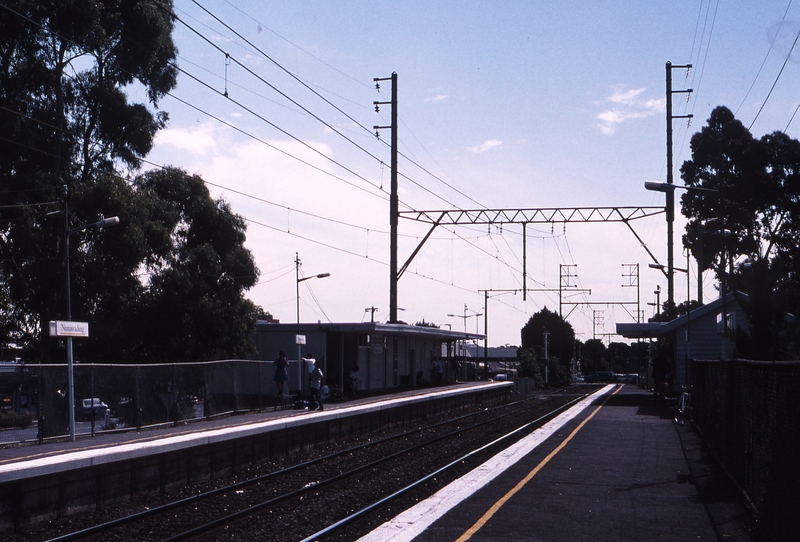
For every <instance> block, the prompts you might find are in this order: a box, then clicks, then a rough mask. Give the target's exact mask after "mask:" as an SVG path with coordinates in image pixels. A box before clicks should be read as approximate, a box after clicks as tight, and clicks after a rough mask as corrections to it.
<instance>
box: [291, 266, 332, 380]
mask: <svg viewBox="0 0 800 542" xmlns="http://www.w3.org/2000/svg"><path fill="white" fill-rule="evenodd" d="M294 263H295V279H296V282H297V337H296V338H295V340H296V342H297V378H298V389H299V390H300V391H301V392H302V390H303V370H302V369H303V368H302V365H301V363H300V356H301V352H300V346H301V344H302V343H301V342H300V340H301V339H300V283H301V282H304V281H306V280H311V279H324V278H325V277H330V276H331V274H330V273H320V274H319V275H311V276H310V277H302V278H301V277H300V265H301V264H300V256H299V255H298V254H297V252H295V253H294ZM303 339H305V337H303Z"/></svg>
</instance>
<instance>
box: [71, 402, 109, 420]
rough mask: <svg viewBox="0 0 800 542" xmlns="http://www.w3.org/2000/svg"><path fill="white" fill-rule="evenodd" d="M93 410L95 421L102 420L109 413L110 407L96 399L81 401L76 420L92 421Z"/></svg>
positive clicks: (76, 411)
mask: <svg viewBox="0 0 800 542" xmlns="http://www.w3.org/2000/svg"><path fill="white" fill-rule="evenodd" d="M92 410H94V419H95V420H102V419H103V418H105V416H106V412H107V411H108V405H107V404H105V403H104V402H103V401H101V400H100V399H98V398H97V397H94V398H93V399H81V402H80V403H79V404H78V407H77V408H76V409H75V419H76V420H91V419H92Z"/></svg>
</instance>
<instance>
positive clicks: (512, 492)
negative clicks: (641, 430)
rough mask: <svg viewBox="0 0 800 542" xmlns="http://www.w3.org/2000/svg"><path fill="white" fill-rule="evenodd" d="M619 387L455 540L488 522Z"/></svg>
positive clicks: (460, 540)
mask: <svg viewBox="0 0 800 542" xmlns="http://www.w3.org/2000/svg"><path fill="white" fill-rule="evenodd" d="M621 389H622V387H621V386H620V387H618V388H617V389H616V390H614V393H612V394H611V395H607V396H606V398H605V399H603V402H602V403H600V405H599V406H598V407H597V408H596V409H594V411H593V412H592V413H591V414H589V416H587V417H586V419H585V420H583V421H582V422H581V423H580V424H579V425H578V427H576V428H575V430H574V431H572V433H570V435H569V436H568V437H567V438H566V439H564V441H563V442H562V443H561V444H559V445H558V447H557V448H556V449H555V450H553V451H552V452H550V453H549V454H548V455H547V457H545V458H544V459H543V460H542V462H541V463H539V464H538V465H536V467H534V469H533V470H532V471H531V472H529V473H528V475H527V476H526V477H525V478H523V479H522V480H521V481H520V482H519V483H518V484H517V485H516V486H514V487H513V488H512V489H511V490H510V491H509V492H508V493H506V494H505V495H503V496H502V497H501V498H500V500H498V501H497V502H496V503H494V505H493V506H492V507H491V508H489V510H488V511H487V512H486V513H485V514H484V515H483V516H482V517H481V518H480V519H479V520H478V521H476V522H475V524H474V525H473V526H472V527H470V528H469V529H467V531H466V532H465V533H464V534H463V535H461V536H460V537H459V538H458V540H456V542H466V541H467V540H469V539H470V538H472V537H473V535H474V534H475V533H477V532H478V531H479V530H480V529H481V528H482V527H483V526H484V525H486V522H488V521H489V520H490V519H491V518H492V516H494V515H495V514H496V513H497V511H498V510H500V507H502V506H503V505H504V504H505V503H506V502H508V500H509V499H510V498H511V497H513V496H514V495H515V494H516V493H517V492H518V491H519V490H520V489H522V488H523V487H524V486H525V484H527V483H528V482H530V481H531V479H532V478H533V477H534V476H536V474H537V473H538V472H539V471H540V470H542V468H544V466H545V465H547V463H548V462H549V461H550V460H551V459H553V457H555V455H556V454H557V453H558V452H560V451H561V450H562V449H563V448H564V446H566V445H567V443H568V442H569V441H570V440H572V437H574V436H575V435H577V434H578V431H580V430H581V429H582V428H583V426H584V425H586V422H588V421H589V420H591V419H592V418H593V417H594V415H595V414H597V412H598V411H599V410H600V409H601V408H603V406H604V405H605V404H606V401H608V400H609V399H610V398H611V396H612V395H615V394H616V393H617V392H618V391H619V390H621Z"/></svg>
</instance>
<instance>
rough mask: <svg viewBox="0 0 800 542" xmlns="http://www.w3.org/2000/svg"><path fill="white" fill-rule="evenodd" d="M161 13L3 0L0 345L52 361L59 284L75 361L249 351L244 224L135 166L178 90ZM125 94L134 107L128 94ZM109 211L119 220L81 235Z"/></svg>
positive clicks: (249, 269)
mask: <svg viewBox="0 0 800 542" xmlns="http://www.w3.org/2000/svg"><path fill="white" fill-rule="evenodd" d="M170 9H171V2H169V1H158V2H156V1H153V0H104V1H101V2H97V1H93V0H92V1H90V0H68V1H67V0H58V1H56V0H53V1H45V2H42V1H30V0H16V1H14V0H9V1H7V2H4V3H3V4H2V5H0V13H2V16H1V17H0V133H2V138H1V139H0V206H1V207H0V209H1V210H2V215H0V217H2V219H1V220H0V342H2V343H3V344H2V345H4V346H7V345H10V344H11V345H15V346H20V347H26V348H28V351H29V352H32V353H31V354H29V357H32V358H34V359H37V358H38V359H41V360H43V361H47V360H63V359H64V354H63V351H61V349H62V348H63V345H62V344H60V342H59V341H56V340H55V339H50V338H49V337H47V331H48V322H49V321H51V320H65V319H67V314H68V311H67V299H68V298H67V291H69V292H70V294H71V295H70V299H71V309H72V310H71V313H72V319H74V320H78V321H88V322H90V326H91V327H90V329H91V332H90V335H91V336H90V338H89V339H88V340H81V341H76V359H80V360H83V361H142V360H147V359H151V360H183V359H212V358H218V357H223V356H235V355H244V354H246V353H248V352H249V351H250V350H251V348H252V339H251V335H252V331H253V326H254V325H255V317H256V316H257V315H258V314H259V309H258V308H257V307H255V306H254V305H253V304H252V303H250V302H248V301H246V300H244V298H243V293H244V291H245V290H246V289H248V288H249V287H251V286H252V285H254V284H255V281H256V278H257V276H258V270H257V269H256V267H255V264H254V261H253V258H252V256H251V254H250V253H249V251H247V250H246V249H245V248H244V246H243V243H244V239H245V236H244V233H245V224H244V221H243V220H242V218H241V217H239V216H236V215H235V214H233V213H232V212H231V210H230V209H229V207H228V206H227V204H225V203H224V202H222V201H215V200H213V199H212V198H211V197H210V195H209V193H208V190H207V189H206V188H205V186H204V184H203V182H202V180H201V179H199V178H198V177H193V176H190V175H188V174H186V173H184V172H183V171H180V170H177V169H167V170H163V171H153V172H149V173H146V174H144V175H139V176H136V173H137V171H138V169H139V167H140V166H141V165H142V160H143V158H144V157H145V156H146V155H147V153H148V152H149V151H150V150H151V148H152V145H153V139H154V137H155V135H156V133H157V131H158V130H159V129H161V128H162V127H164V126H165V124H166V122H167V120H168V117H167V114H166V113H165V112H163V111H160V110H158V104H159V101H160V99H161V98H162V97H163V96H164V95H165V94H166V93H167V92H169V91H170V90H171V89H173V88H174V87H175V85H176V74H177V68H176V67H175V65H174V63H173V61H174V59H175V57H176V55H177V50H176V48H175V45H174V43H173V41H172V20H171V18H170V15H169V10H170ZM137 95H141V96H143V97H146V101H147V103H135V102H132V101H131V100H130V96H137ZM110 216H119V218H120V224H119V226H115V227H113V228H105V229H98V228H93V227H89V228H86V229H81V227H82V226H83V225H89V224H93V223H94V222H96V221H98V220H100V219H102V218H104V217H110ZM67 231H73V232H74V233H72V234H66V232H67ZM65 240H68V241H69V244H68V245H67V243H66V242H65ZM67 246H69V249H70V250H69V252H67V251H66V248H67ZM67 256H68V258H67ZM67 263H69V270H70V272H71V273H70V274H71V277H70V278H71V280H70V287H69V289H68V288H67V286H66V270H67V266H66V264H67Z"/></svg>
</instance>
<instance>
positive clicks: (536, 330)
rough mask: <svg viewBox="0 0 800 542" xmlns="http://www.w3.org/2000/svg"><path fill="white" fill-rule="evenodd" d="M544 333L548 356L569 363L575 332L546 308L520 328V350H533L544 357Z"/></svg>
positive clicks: (567, 323)
mask: <svg viewBox="0 0 800 542" xmlns="http://www.w3.org/2000/svg"><path fill="white" fill-rule="evenodd" d="M545 333H546V334H547V343H548V355H550V356H555V357H557V358H559V359H562V360H565V361H567V362H569V360H570V359H572V351H573V349H574V347H575V330H573V329H572V325H570V324H569V322H567V321H566V320H564V319H563V318H562V317H561V316H560V315H559V314H558V313H555V312H552V311H550V310H548V308H547V307H544V308H543V309H542V310H540V311H539V312H537V313H535V314H534V315H533V316H531V317H530V318H529V319H528V322H527V323H526V324H525V326H524V327H523V328H522V331H521V335H522V337H521V338H522V348H535V349H536V350H537V351H539V352H540V353H541V355H544V350H545V348H544V344H545Z"/></svg>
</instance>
